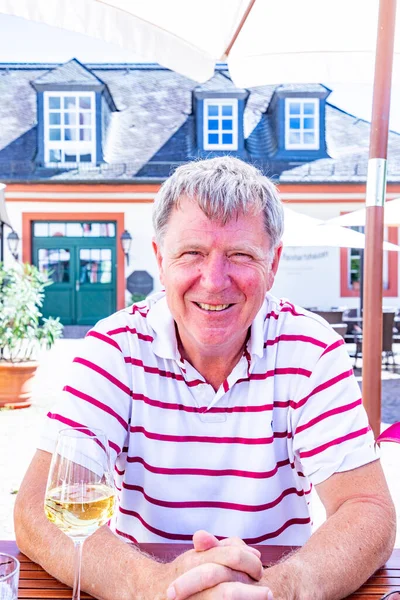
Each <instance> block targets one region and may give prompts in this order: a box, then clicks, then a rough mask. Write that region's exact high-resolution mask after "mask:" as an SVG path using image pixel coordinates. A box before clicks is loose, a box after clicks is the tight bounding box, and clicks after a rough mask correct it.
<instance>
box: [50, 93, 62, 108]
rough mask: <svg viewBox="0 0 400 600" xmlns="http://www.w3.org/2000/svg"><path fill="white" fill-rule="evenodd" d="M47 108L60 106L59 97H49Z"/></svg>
mask: <svg viewBox="0 0 400 600" xmlns="http://www.w3.org/2000/svg"><path fill="white" fill-rule="evenodd" d="M49 108H55V109H57V108H61V102H60V98H59V97H58V96H50V97H49Z"/></svg>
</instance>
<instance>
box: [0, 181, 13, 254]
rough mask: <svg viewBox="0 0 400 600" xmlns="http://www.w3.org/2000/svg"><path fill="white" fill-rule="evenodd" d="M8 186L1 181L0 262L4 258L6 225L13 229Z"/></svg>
mask: <svg viewBox="0 0 400 600" xmlns="http://www.w3.org/2000/svg"><path fill="white" fill-rule="evenodd" d="M5 189H6V186H5V185H4V183H0V262H3V260H4V225H7V227H9V228H10V229H12V225H11V221H10V218H9V216H8V214H7V209H6V196H5Z"/></svg>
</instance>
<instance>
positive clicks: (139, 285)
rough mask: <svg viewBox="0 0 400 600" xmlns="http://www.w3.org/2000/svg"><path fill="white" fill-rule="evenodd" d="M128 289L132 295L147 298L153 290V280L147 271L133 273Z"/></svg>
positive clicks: (128, 280) (128, 282)
mask: <svg viewBox="0 0 400 600" xmlns="http://www.w3.org/2000/svg"><path fill="white" fill-rule="evenodd" d="M126 285H127V288H128V290H129V291H130V293H131V294H141V295H143V296H147V294H150V292H151V291H152V290H153V287H154V282H153V278H152V276H151V275H150V273H148V272H147V271H133V273H131V274H130V275H129V277H128V279H127V283H126Z"/></svg>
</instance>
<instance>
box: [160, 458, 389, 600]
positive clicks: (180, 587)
mask: <svg viewBox="0 0 400 600" xmlns="http://www.w3.org/2000/svg"><path fill="white" fill-rule="evenodd" d="M316 489H317V492H318V494H319V496H320V498H321V500H322V502H323V504H324V506H325V509H326V512H327V520H326V521H325V523H324V524H323V525H322V526H321V527H320V528H319V529H318V530H317V531H316V532H315V533H314V534H313V535H312V536H311V537H310V539H309V541H308V542H307V543H306V544H305V545H304V546H303V547H302V548H301V549H299V550H298V551H297V552H295V553H293V554H291V555H290V556H289V557H288V558H287V559H286V560H284V561H282V562H281V563H279V564H277V565H275V566H273V567H270V568H268V569H266V570H265V571H264V575H263V577H262V579H261V581H260V582H259V583H256V584H252V585H256V586H265V587H268V588H270V589H271V590H272V592H273V598H274V600H339V599H341V598H345V597H346V596H348V595H349V594H350V593H351V592H353V591H354V590H356V589H357V588H359V587H360V586H361V585H362V584H363V583H364V582H365V581H366V580H367V579H368V577H370V576H371V575H372V574H373V573H374V572H375V571H376V569H378V568H379V567H381V566H382V565H383V564H384V562H385V561H386V560H387V559H388V557H389V556H390V553H391V551H392V549H393V545H394V540H395V533H396V515H395V511H394V506H393V502H392V500H391V498H390V494H389V491H388V488H387V485H386V481H385V478H384V475H383V472H382V468H381V465H380V463H379V461H375V462H372V463H370V464H368V465H365V466H362V467H359V468H357V469H354V470H352V471H347V472H343V473H336V474H335V475H332V476H331V477H330V478H329V479H327V480H326V481H324V482H323V483H320V484H319V485H318V486H316ZM202 569H203V567H202ZM202 569H192V570H191V571H189V572H187V573H185V574H183V575H182V576H181V577H180V578H179V579H178V580H176V581H174V582H173V583H172V586H173V587H174V590H175V592H176V600H183V599H184V598H190V600H214V599H218V598H219V597H220V596H219V595H218V594H220V593H221V589H222V588H221V587H220V586H224V585H225V584H224V583H223V579H221V580H219V581H218V579H217V576H215V577H214V579H213V580H212V586H213V587H211V586H208V589H207V590H206V589H205V586H204V585H203V584H204V581H205V579H204V578H203V581H202V580H201V578H200V577H198V574H199V575H200V574H201V575H203V573H202V572H201V571H202ZM214 573H215V575H216V571H214ZM202 585H203V587H202ZM232 585H236V586H239V584H232ZM232 585H231V584H230V588H232ZM240 587H241V586H240ZM249 587H250V586H249ZM238 589H239V588H238ZM202 590H204V591H202ZM234 597H235V598H236V596H234ZM244 597H245V598H247V596H244Z"/></svg>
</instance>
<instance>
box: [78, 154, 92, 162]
mask: <svg viewBox="0 0 400 600" xmlns="http://www.w3.org/2000/svg"><path fill="white" fill-rule="evenodd" d="M79 162H88V163H90V162H92V155H91V154H80V155H79Z"/></svg>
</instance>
